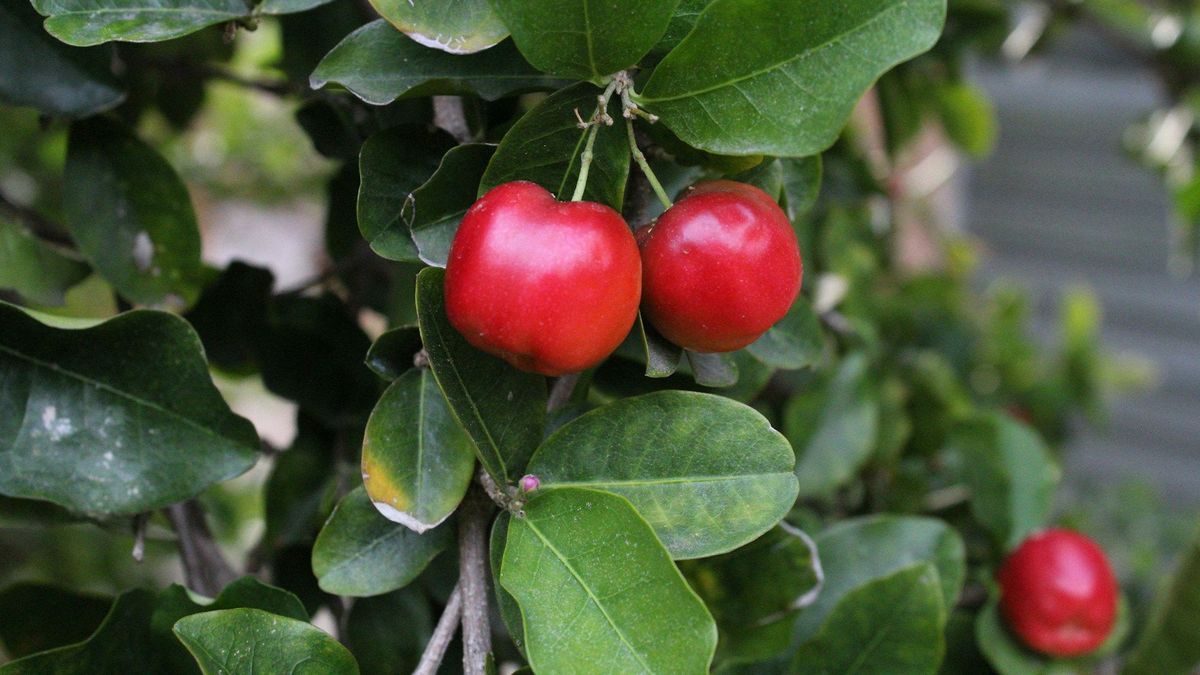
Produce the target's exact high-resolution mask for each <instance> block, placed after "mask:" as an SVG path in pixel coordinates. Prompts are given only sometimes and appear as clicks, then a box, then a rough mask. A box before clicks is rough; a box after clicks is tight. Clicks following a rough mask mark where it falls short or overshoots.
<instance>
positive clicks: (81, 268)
mask: <svg viewBox="0 0 1200 675" xmlns="http://www.w3.org/2000/svg"><path fill="white" fill-rule="evenodd" d="M3 11H4V9H3V8H0V13H2V12H3ZM0 49H3V47H0ZM89 274H91V268H89V267H88V266H87V263H85V262H83V260H81V259H80V258H79V256H78V254H76V253H74V252H72V251H69V250H67V249H64V248H59V247H58V246H55V245H53V244H50V243H49V242H46V241H42V240H41V239H38V238H37V236H36V235H34V234H33V233H32V232H30V231H29V230H27V229H25V228H24V227H21V226H20V225H18V224H16V223H15V222H13V221H10V220H8V219H6V218H5V217H4V216H3V215H0V288H8V289H11V290H13V291H16V292H17V293H18V294H20V296H21V297H22V298H25V299H26V300H28V301H29V302H33V303H36V304H39V305H61V304H63V302H64V296H65V295H66V292H67V289H69V288H71V287H72V286H74V285H75V284H77V283H79V282H80V281H83V280H84V278H86V277H87V276H88V275H89Z"/></svg>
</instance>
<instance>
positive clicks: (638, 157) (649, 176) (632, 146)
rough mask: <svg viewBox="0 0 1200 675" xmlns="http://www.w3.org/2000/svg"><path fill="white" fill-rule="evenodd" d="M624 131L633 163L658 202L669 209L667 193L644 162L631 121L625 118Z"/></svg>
mask: <svg viewBox="0 0 1200 675" xmlns="http://www.w3.org/2000/svg"><path fill="white" fill-rule="evenodd" d="M625 129H626V130H627V131H628V132H629V152H630V153H632V154H633V161H635V162H637V165H638V167H639V168H641V170H642V174H644V175H645V176H646V180H647V181H649V182H650V187H651V188H653V189H654V194H656V195H658V201H660V202H662V205H663V208H664V209H669V208H671V206H672V204H671V198H670V197H669V196H667V191H666V190H664V189H663V186H662V183H659V182H658V176H655V175H654V171H653V170H652V169H651V168H650V163H649V162H647V161H646V156H645V155H643V154H642V149H641V148H639V147H638V144H637V136H636V135H634V133H633V120H632V119H630V118H628V117H626V118H625Z"/></svg>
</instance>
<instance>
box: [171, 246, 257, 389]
mask: <svg viewBox="0 0 1200 675" xmlns="http://www.w3.org/2000/svg"><path fill="white" fill-rule="evenodd" d="M274 285H275V278H274V276H273V275H272V274H271V272H270V271H268V270H265V269H263V268H261V267H251V266H250V265H247V264H245V263H243V262H239V261H235V262H233V263H230V265H229V267H227V268H225V271H224V272H222V273H221V276H220V277H217V280H216V281H214V282H212V283H211V284H209V285H208V287H207V288H205V289H204V293H202V294H201V295H200V299H199V300H197V301H196V304H195V305H193V306H192V308H191V309H190V310H188V312H187V314H185V315H184V318H185V319H187V320H188V323H190V324H192V327H193V328H195V329H196V333H197V334H198V335H199V336H200V341H201V342H203V343H204V353H205V355H207V356H208V362H209V363H210V364H212V365H215V366H217V367H219V368H223V369H225V370H229V371H233V372H248V371H252V370H254V369H255V366H256V364H257V359H258V357H257V354H256V351H255V345H256V343H257V340H258V338H259V337H260V335H261V331H262V329H263V324H264V322H265V321H266V315H267V299H268V298H269V297H270V295H271V289H272V287H273V286H274Z"/></svg>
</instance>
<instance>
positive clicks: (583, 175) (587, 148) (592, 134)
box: [571, 122, 600, 202]
mask: <svg viewBox="0 0 1200 675" xmlns="http://www.w3.org/2000/svg"><path fill="white" fill-rule="evenodd" d="M599 131H600V125H599V124H596V123H595V122H593V123H592V125H591V126H590V127H588V131H587V135H588V136H587V143H586V144H585V145H584V146H583V154H582V155H580V157H579V179H578V180H576V181H575V192H574V194H572V195H571V201H573V202H577V201H580V200H581V199H583V191H584V190H585V189H587V180H588V171H590V170H591V168H592V146H594V145H595V144H596V134H597V133H598V132H599Z"/></svg>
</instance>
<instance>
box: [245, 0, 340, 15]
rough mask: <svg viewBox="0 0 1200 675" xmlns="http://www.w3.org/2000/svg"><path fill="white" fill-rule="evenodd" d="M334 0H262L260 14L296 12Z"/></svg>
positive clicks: (259, 4)
mask: <svg viewBox="0 0 1200 675" xmlns="http://www.w3.org/2000/svg"><path fill="white" fill-rule="evenodd" d="M330 2H333V0H262V2H260V3H258V12H259V13H260V14H294V13H296V12H307V11H308V10H310V9H313V8H316V7H320V6H321V5H324V4H327V3H330Z"/></svg>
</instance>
